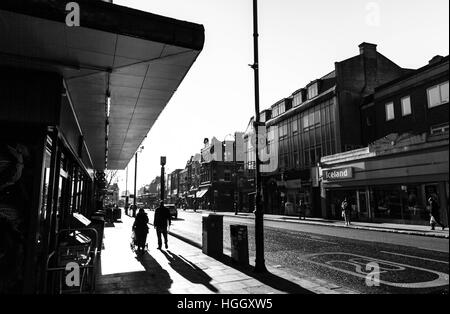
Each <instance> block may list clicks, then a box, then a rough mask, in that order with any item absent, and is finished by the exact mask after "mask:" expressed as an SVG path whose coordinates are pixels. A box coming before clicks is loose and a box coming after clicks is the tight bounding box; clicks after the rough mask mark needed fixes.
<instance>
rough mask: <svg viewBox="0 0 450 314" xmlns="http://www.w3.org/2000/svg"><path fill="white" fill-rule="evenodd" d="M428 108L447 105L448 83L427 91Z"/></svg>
mask: <svg viewBox="0 0 450 314" xmlns="http://www.w3.org/2000/svg"><path fill="white" fill-rule="evenodd" d="M427 95H428V108H433V107H437V106H440V105H443V104H446V103H447V104H448V97H449V96H448V81H447V82H445V83H442V84H438V85H435V86H433V87H430V88H428V89H427Z"/></svg>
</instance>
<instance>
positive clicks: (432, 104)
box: [322, 56, 449, 225]
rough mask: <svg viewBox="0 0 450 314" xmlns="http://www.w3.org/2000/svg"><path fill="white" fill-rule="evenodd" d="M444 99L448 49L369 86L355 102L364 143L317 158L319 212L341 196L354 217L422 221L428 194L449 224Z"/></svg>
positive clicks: (330, 209) (333, 214) (333, 212)
mask: <svg viewBox="0 0 450 314" xmlns="http://www.w3.org/2000/svg"><path fill="white" fill-rule="evenodd" d="M448 102H449V59H448V56H447V57H440V56H437V57H435V58H433V59H432V60H431V61H430V63H429V64H428V65H426V66H424V67H422V68H420V69H418V70H416V71H413V72H411V73H409V74H407V75H405V76H402V77H400V78H398V79H396V80H394V81H392V82H389V83H387V84H384V85H382V86H380V87H378V88H376V89H375V92H374V94H373V95H371V96H370V97H368V98H367V99H366V101H365V103H364V104H363V105H362V107H361V119H362V120H361V125H362V135H363V143H364V144H365V145H367V146H366V148H363V149H361V150H355V151H351V152H347V153H342V154H337V155H334V156H327V157H324V158H322V167H323V173H322V179H323V188H324V190H323V195H324V196H326V201H325V202H324V204H323V205H324V208H325V209H326V210H325V212H324V216H326V217H330V218H338V217H339V214H340V213H339V207H338V205H339V202H340V201H342V199H343V197H348V198H349V199H350V202H351V203H352V205H353V208H354V218H355V219H358V220H364V221H389V222H399V223H409V224H428V222H429V211H428V209H427V200H428V198H429V197H434V198H435V199H436V201H437V202H438V204H439V207H440V216H441V217H440V218H441V220H442V221H444V223H445V224H446V225H448V197H449V183H448V182H449V181H448V180H449V179H448V178H449V165H448V156H449V147H448V145H449V143H448V135H449V107H448Z"/></svg>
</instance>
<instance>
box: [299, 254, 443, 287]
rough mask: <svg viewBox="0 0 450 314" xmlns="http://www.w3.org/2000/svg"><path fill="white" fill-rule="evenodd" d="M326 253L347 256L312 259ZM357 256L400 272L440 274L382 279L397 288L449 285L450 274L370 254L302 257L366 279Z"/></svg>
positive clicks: (382, 281)
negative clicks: (430, 277) (419, 278)
mask: <svg viewBox="0 0 450 314" xmlns="http://www.w3.org/2000/svg"><path fill="white" fill-rule="evenodd" d="M326 255H331V256H333V257H337V256H339V255H341V256H346V257H347V258H345V259H341V260H338V259H336V258H335V259H334V260H331V261H328V262H317V261H314V260H311V259H312V258H315V257H319V256H326ZM348 257H351V258H348ZM355 257H356V258H357V259H362V260H366V261H371V262H377V263H379V264H384V265H388V266H392V267H394V268H393V269H391V271H396V272H398V271H404V270H406V269H408V268H409V269H414V270H419V271H423V272H427V273H431V274H434V275H437V276H438V278H436V279H434V280H431V281H426V282H411V283H402V282H390V281H386V280H380V283H382V284H384V285H388V286H392V287H397V288H408V289H423V288H434V287H440V286H448V282H449V276H448V274H445V273H442V272H438V271H434V270H431V269H426V268H421V267H416V266H411V265H407V264H401V263H394V262H390V261H386V260H381V259H377V258H372V257H368V256H363V255H357V254H351V253H340V252H328V253H317V254H310V255H306V256H305V257H303V258H302V259H303V260H305V261H307V262H309V263H313V264H316V265H319V266H322V267H326V268H329V269H332V270H335V271H339V272H342V273H346V274H349V275H353V276H356V277H359V278H362V279H366V276H367V274H362V273H361V272H362V271H361V270H360V269H359V268H360V263H361V262H360V261H357V262H355ZM336 263H343V264H347V265H352V266H355V271H350V270H347V269H342V268H340V267H336V266H332V264H336ZM388 271H389V270H388V269H385V271H384V272H388Z"/></svg>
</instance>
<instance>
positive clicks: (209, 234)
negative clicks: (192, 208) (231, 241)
mask: <svg viewBox="0 0 450 314" xmlns="http://www.w3.org/2000/svg"><path fill="white" fill-rule="evenodd" d="M202 225H203V230H202V231H203V232H202V251H203V253H204V254H206V255H208V256H211V257H221V256H222V255H223V216H221V215H215V214H209V215H203V216H202Z"/></svg>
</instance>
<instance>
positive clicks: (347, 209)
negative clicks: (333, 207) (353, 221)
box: [341, 197, 352, 226]
mask: <svg viewBox="0 0 450 314" xmlns="http://www.w3.org/2000/svg"><path fill="white" fill-rule="evenodd" d="M341 210H342V217H343V218H344V220H345V225H346V226H349V225H350V217H351V214H352V212H351V206H350V204H349V203H348V200H347V197H345V198H344V200H343V201H342V203H341Z"/></svg>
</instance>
